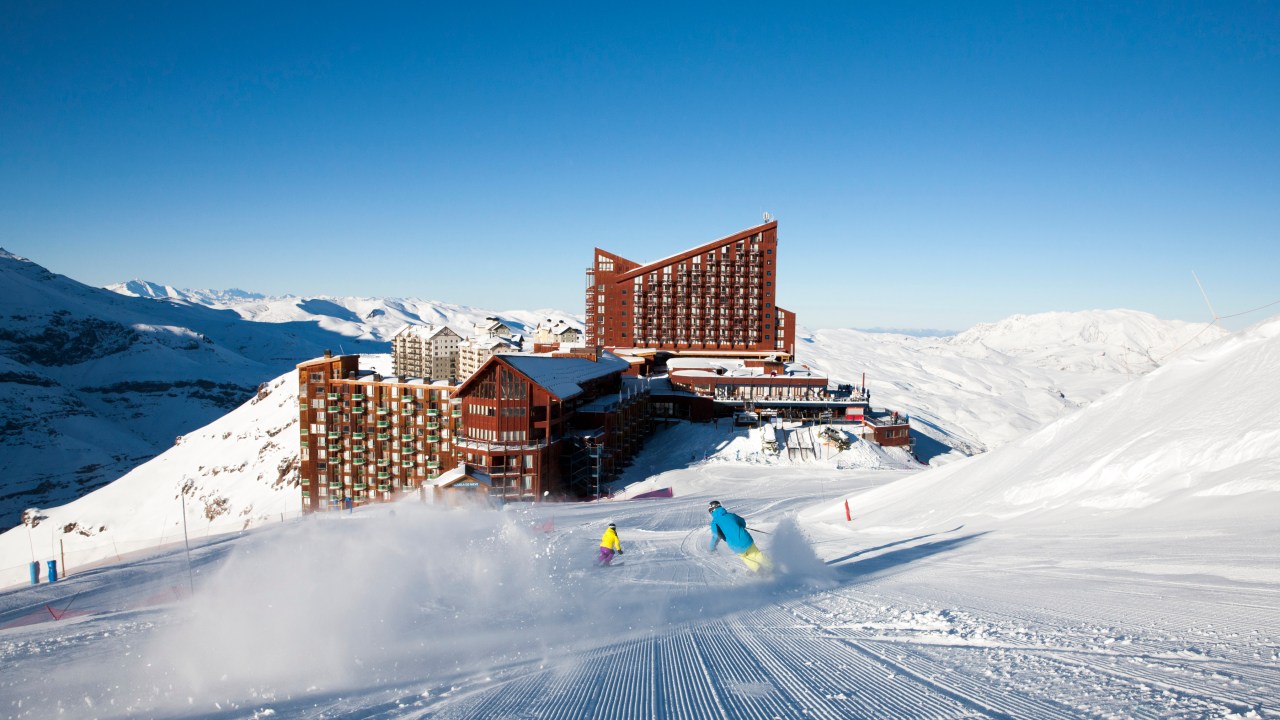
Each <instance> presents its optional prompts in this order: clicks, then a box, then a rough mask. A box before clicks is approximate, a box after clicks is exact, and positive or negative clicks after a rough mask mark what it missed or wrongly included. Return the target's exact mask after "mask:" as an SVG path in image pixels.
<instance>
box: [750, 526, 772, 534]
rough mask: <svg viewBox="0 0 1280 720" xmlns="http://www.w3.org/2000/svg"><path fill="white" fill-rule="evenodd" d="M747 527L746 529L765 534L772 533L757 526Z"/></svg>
mask: <svg viewBox="0 0 1280 720" xmlns="http://www.w3.org/2000/svg"><path fill="white" fill-rule="evenodd" d="M747 529H748V530H750V531H751V532H758V533H764V534H765V535H772V534H773V533H771V532H769V531H767V530H760V529H759V528H753V527H748V528H747Z"/></svg>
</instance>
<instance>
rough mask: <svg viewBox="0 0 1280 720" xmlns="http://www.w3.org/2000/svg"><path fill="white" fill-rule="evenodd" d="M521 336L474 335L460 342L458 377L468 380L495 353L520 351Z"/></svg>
mask: <svg viewBox="0 0 1280 720" xmlns="http://www.w3.org/2000/svg"><path fill="white" fill-rule="evenodd" d="M521 344H522V343H521V338H520V336H518V335H517V336H515V337H474V338H470V339H468V340H463V341H462V342H461V343H459V344H458V379H459V380H466V379H467V378H469V377H471V375H472V374H473V373H474V372H475V371H477V370H479V369H480V366H481V365H483V364H484V363H485V361H486V360H488V359H489V358H490V357H492V356H494V355H503V354H508V353H518V352H520V346H521Z"/></svg>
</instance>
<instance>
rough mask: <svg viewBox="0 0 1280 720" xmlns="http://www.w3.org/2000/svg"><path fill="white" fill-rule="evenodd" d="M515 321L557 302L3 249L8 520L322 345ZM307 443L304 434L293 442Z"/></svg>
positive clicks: (355, 349) (3, 456) (120, 463)
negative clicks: (69, 272) (137, 268)
mask: <svg viewBox="0 0 1280 720" xmlns="http://www.w3.org/2000/svg"><path fill="white" fill-rule="evenodd" d="M486 317H500V318H502V319H503V320H504V321H506V322H508V323H509V324H511V325H513V326H514V327H515V328H516V329H517V330H526V329H527V330H531V329H532V328H533V327H534V326H535V325H536V324H537V323H538V322H541V321H544V320H546V319H563V320H567V321H569V322H571V323H574V324H577V325H579V326H580V325H581V324H580V323H579V322H577V321H576V319H575V318H574V317H573V316H572V315H569V314H566V313H562V312H558V311H534V312H530V311H519V312H516V313H495V312H493V311H487V310H483V309H478V308H466V307H459V306H452V305H446V304H443V303H433V302H430V301H421V300H394V299H393V300H372V299H362V298H272V297H268V296H265V295H262V294H259V293H251V292H245V291H243V290H228V291H185V290H177V289H174V288H172V287H169V286H165V285H161V284H158V283H152V282H145V281H131V282H128V283H122V284H120V285H116V286H113V288H112V289H111V290H108V289H103V288H95V287H90V286H88V285H85V284H83V283H80V282H77V281H75V280H73V279H71V278H68V277H65V276H62V275H58V274H55V273H52V272H50V271H49V270H47V269H45V268H43V267H41V266H40V265H38V264H36V263H34V262H32V261H30V260H28V259H26V258H22V257H19V256H17V255H14V254H12V253H9V252H6V251H4V250H0V401H3V402H2V403H0V429H3V430H4V432H3V433H0V467H3V468H4V474H3V476H0V528H6V527H11V526H13V525H16V524H17V523H18V522H19V519H20V515H21V512H22V510H23V509H25V508H28V507H46V506H51V505H61V504H63V503H66V502H69V501H71V500H74V499H75V498H78V497H81V496H82V495H84V494H85V493H87V492H89V491H92V490H94V489H95V488H99V487H101V486H102V485H104V484H106V483H108V482H111V481H112V480H115V479H116V478H119V477H120V476H122V475H124V474H125V473H127V472H129V471H130V470H132V469H133V468H135V467H137V466H139V465H140V464H142V463H144V462H146V461H147V460H150V459H151V458H153V457H155V456H156V455H157V454H159V453H160V452H162V451H163V450H164V449H165V448H168V447H170V446H172V445H173V444H174V442H175V438H177V437H178V436H180V435H184V434H186V433H188V432H190V431H192V430H195V429H197V428H200V427H202V426H205V425H207V424H208V423H210V422H212V421H213V420H215V419H217V418H219V417H221V416H222V415H224V414H226V413H227V412H228V411H229V410H232V409H234V408H236V407H238V406H239V405H241V404H242V403H244V402H245V401H246V400H248V399H249V398H252V397H254V396H255V393H256V392H257V391H258V388H259V386H261V385H262V384H264V383H267V382H269V381H272V380H275V379H276V378H278V377H279V376H280V375H281V373H283V372H286V371H287V370H290V369H291V368H292V367H293V366H294V365H296V364H297V363H299V362H301V361H303V360H307V359H310V358H314V357H318V356H320V355H322V354H323V353H324V351H325V350H333V351H335V352H347V353H385V352H388V351H389V349H390V344H389V340H390V338H391V336H392V335H394V334H395V332H397V331H398V330H399V329H400V328H402V327H403V326H404V325H406V324H409V323H427V322H434V323H442V322H443V323H449V324H450V325H452V326H454V327H456V328H457V329H458V330H460V331H462V332H463V333H464V334H466V333H467V332H468V331H469V330H470V327H471V326H472V325H473V324H474V323H475V322H479V321H481V320H484V319H485V318H486ZM295 442H296V441H295Z"/></svg>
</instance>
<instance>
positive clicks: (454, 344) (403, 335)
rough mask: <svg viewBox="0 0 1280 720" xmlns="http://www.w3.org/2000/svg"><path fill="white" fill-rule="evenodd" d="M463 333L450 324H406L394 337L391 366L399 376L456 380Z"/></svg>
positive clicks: (392, 340)
mask: <svg viewBox="0 0 1280 720" xmlns="http://www.w3.org/2000/svg"><path fill="white" fill-rule="evenodd" d="M461 342H462V336H460V335H458V333H456V332H454V331H453V330H452V329H451V328H449V326H447V325H440V326H434V325H406V326H405V327H404V328H402V329H401V330H400V332H398V333H396V334H395V337H393V338H391V363H392V365H391V367H392V372H394V373H395V374H396V375H405V376H409V377H422V378H432V379H436V380H450V379H456V378H458V377H459V376H460V375H459V372H460V371H459V368H458V345H459V343H461Z"/></svg>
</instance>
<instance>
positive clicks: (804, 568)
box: [767, 518, 835, 585]
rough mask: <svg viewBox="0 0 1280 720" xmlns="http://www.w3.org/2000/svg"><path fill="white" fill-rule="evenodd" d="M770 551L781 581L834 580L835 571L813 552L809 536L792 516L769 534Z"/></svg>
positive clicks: (776, 572)
mask: <svg viewBox="0 0 1280 720" xmlns="http://www.w3.org/2000/svg"><path fill="white" fill-rule="evenodd" d="M767 553H768V555H769V557H770V558H771V559H772V560H773V566H774V575H775V576H776V577H777V578H778V583H780V584H784V585H785V584H787V583H792V582H795V583H803V582H806V581H823V580H830V581H832V582H834V580H835V573H834V571H833V570H832V569H831V568H830V567H828V566H827V564H826V563H824V562H822V560H820V559H819V558H818V556H817V555H816V554H814V552H813V548H812V547H810V546H809V540H808V539H807V538H806V537H805V536H804V534H803V533H802V532H800V528H799V527H797V526H796V523H795V520H793V519H791V518H786V519H784V520H783V521H782V522H780V523H778V527H777V528H775V529H774V531H773V535H772V536H771V537H770V538H769V543H768V551H767Z"/></svg>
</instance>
